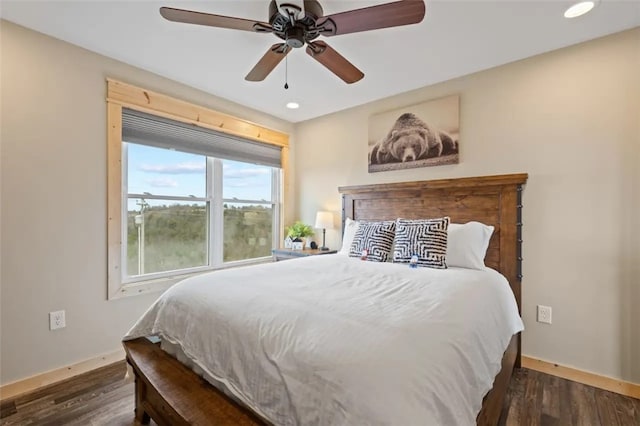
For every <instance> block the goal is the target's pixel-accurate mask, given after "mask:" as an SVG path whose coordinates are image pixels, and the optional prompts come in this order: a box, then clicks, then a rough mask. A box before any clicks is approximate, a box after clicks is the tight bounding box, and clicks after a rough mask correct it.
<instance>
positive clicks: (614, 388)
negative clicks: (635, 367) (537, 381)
mask: <svg viewBox="0 0 640 426" xmlns="http://www.w3.org/2000/svg"><path fill="white" fill-rule="evenodd" d="M522 366H523V367H524V368H528V369H531V370H535V371H539V372H541V373H546V374H551V375H552V376H557V377H562V378H563V379H568V380H573V381H574V382H578V383H582V384H584V385H589V386H593V387H595V388H598V389H604V390H608V391H611V392H615V393H619V394H620V395H625V396H630V397H632V398H638V399H640V384H636V383H631V382H625V381H624V380H620V379H614V378H612V377H607V376H601V375H599V374H595V373H590V372H588V371H583V370H578V369H576V368H571V367H565V366H563V365H559V364H556V363H554V362H548V361H543V360H541V359H537V358H532V357H528V356H524V355H523V356H522Z"/></svg>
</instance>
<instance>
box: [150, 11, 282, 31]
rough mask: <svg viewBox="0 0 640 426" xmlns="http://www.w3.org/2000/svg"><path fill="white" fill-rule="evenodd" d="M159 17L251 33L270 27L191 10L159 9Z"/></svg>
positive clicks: (266, 29) (269, 26)
mask: <svg viewBox="0 0 640 426" xmlns="http://www.w3.org/2000/svg"><path fill="white" fill-rule="evenodd" d="M160 15H162V17H163V18H164V19H166V20H169V21H173V22H183V23H185V24H196V25H206V26H208V27H218V28H230V29H232V30H243V31H252V32H268V31H271V25H269V24H267V23H266V22H259V21H252V20H250V19H242V18H234V17H232V16H222V15H212V14H210V13H202V12H194V11H191V10H184V9H174V8H172V7H161V8H160Z"/></svg>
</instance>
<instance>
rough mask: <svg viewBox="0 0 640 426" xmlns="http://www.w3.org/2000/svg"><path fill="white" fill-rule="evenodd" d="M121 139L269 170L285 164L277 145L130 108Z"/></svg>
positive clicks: (126, 109) (125, 109) (124, 118)
mask: <svg viewBox="0 0 640 426" xmlns="http://www.w3.org/2000/svg"><path fill="white" fill-rule="evenodd" d="M122 140H123V141H124V142H132V143H137V144H142V145H149V146H154V147H157V148H166V149H175V150H176V151H184V152H189V153H192V154H201V155H207V156H210V157H216V158H222V159H227V160H235V161H243V162H247V163H255V164H261V165H264V166H270V167H281V165H282V161H281V148H280V147H278V146H275V145H269V144H265V143H260V142H254V141H251V140H248V139H244V138H241V137H236V136H232V135H228V134H226V133H222V132H216V131H215V130H210V129H205V128H203V127H198V126H196V125H193V124H187V123H181V122H179V121H175V120H171V119H168V118H164V117H158V116H155V115H152V114H146V113H144V112H140V111H135V110H132V109H128V108H123V109H122Z"/></svg>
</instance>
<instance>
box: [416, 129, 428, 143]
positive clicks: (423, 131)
mask: <svg viewBox="0 0 640 426" xmlns="http://www.w3.org/2000/svg"><path fill="white" fill-rule="evenodd" d="M416 133H418V134H419V135H420V136H421V137H422V138H423V139H424V140H425V141H426V140H427V138H429V132H427V130H426V129H417V130H416Z"/></svg>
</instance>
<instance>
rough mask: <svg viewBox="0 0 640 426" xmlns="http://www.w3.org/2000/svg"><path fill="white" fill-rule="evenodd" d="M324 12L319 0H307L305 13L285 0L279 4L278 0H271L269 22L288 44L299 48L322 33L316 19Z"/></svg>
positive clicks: (276, 33)
mask: <svg viewBox="0 0 640 426" xmlns="http://www.w3.org/2000/svg"><path fill="white" fill-rule="evenodd" d="M283 12H284V13H283ZM323 13H324V12H323V11H322V6H320V3H318V1H317V0H305V1H304V12H303V14H301V13H300V9H299V8H298V6H296V5H292V4H287V3H284V2H283V3H281V4H280V6H278V2H276V0H271V3H269V24H271V27H272V28H273V33H274V34H275V35H276V36H278V37H280V38H281V39H283V40H284V41H285V43H286V44H287V45H288V46H290V47H295V48H298V47H302V46H304V44H305V43H308V42H310V41H312V40H314V39H316V38H317V37H318V36H319V35H320V32H319V31H318V28H317V26H316V21H317V20H318V18H320V17H322V15H323Z"/></svg>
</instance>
